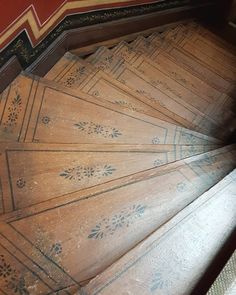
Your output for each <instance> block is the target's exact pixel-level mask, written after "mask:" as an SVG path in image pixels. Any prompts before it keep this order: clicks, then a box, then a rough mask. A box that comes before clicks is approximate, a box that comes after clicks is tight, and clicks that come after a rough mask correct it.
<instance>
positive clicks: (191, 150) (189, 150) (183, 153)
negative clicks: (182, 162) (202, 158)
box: [181, 146, 199, 158]
mask: <svg viewBox="0 0 236 295" xmlns="http://www.w3.org/2000/svg"><path fill="white" fill-rule="evenodd" d="M198 151H199V149H198V148H197V147H195V146H190V147H188V148H187V149H184V150H181V157H182V158H187V157H190V156H192V155H194V154H197V152H198Z"/></svg>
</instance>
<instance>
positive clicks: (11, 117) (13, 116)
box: [3, 92, 22, 132]
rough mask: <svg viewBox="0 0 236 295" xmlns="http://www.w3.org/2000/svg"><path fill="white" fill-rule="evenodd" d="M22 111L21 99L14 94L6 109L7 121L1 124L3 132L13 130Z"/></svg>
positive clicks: (18, 95)
mask: <svg viewBox="0 0 236 295" xmlns="http://www.w3.org/2000/svg"><path fill="white" fill-rule="evenodd" d="M21 109H22V99H21V96H20V94H18V92H16V95H15V97H14V98H13V99H12V101H11V103H10V106H9V107H8V109H7V111H8V115H7V120H6V121H5V122H4V123H3V126H4V131H5V132H12V131H13V128H14V127H15V126H16V125H17V120H18V118H19V114H20V112H21Z"/></svg>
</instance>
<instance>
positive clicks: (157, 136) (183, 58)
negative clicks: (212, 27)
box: [0, 22, 236, 295]
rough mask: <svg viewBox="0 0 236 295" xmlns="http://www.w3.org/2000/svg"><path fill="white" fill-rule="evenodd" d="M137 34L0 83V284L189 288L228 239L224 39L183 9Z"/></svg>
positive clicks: (232, 158) (145, 290)
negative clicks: (184, 16)
mask: <svg viewBox="0 0 236 295" xmlns="http://www.w3.org/2000/svg"><path fill="white" fill-rule="evenodd" d="M132 30H134V29H132ZM135 30H137V28H136V29H135ZM135 30H134V31H135ZM149 34H151V35H150V36H149V35H147V34H144V35H143V36H142V35H141V34H140V36H137V38H136V39H135V40H133V41H132V42H129V43H126V42H124V41H122V42H121V43H119V44H117V46H115V47H114V48H112V50H109V49H108V48H106V47H104V46H103V47H100V48H99V49H98V50H97V51H96V52H95V53H93V54H92V55H90V56H88V57H86V58H84V59H81V58H80V57H77V56H75V55H72V54H70V53H66V54H65V55H64V56H63V57H62V58H61V59H60V60H59V61H58V63H56V64H55V66H54V67H53V68H52V69H51V70H50V71H49V72H48V73H47V74H46V75H45V77H44V78H40V77H37V76H33V75H31V74H27V73H22V74H21V75H19V76H18V77H17V78H16V79H15V80H14V81H13V82H12V83H11V84H10V85H9V86H8V88H7V89H6V90H5V91H4V92H3V93H2V94H1V96H0V294H1V295H2V294H3V295H5V294H7V295H8V294H9V295H13V294H16V295H29V294H32V295H38V294H41V295H49V294H50V295H66V294H67V295H68V294H70V295H72V294H81V295H82V294H83V295H89V294H93V295H95V294H109V295H110V294H112V293H113V294H114V295H116V294H117V295H120V294H131V295H133V294H134V295H136V294H137V295H138V294H140V295H141V294H142V295H144V294H174V295H176V294H177V295H180V294H186V295H187V294H191V292H193V294H194V292H195V291H196V290H197V291H196V292H198V291H199V290H201V288H200V284H204V279H205V278H207V271H209V270H210V268H209V266H210V265H214V263H213V262H214V261H213V260H214V259H216V258H217V257H218V253H219V251H221V250H222V249H226V248H225V247H224V246H225V244H226V242H227V241H228V238H229V237H230V236H231V234H232V232H233V229H234V228H235V222H236V220H235V206H236V204H235V197H234V196H235V179H236V178H235V172H233V173H231V172H232V170H233V169H234V168H235V167H236V151H235V145H226V143H225V142H224V141H223V140H225V139H226V138H227V137H228V136H231V138H233V134H234V131H235V130H236V120H235V110H234V106H235V104H234V100H235V97H236V95H235V93H234V87H235V81H234V79H233V76H234V73H235V71H236V70H235V65H236V63H235V61H236V58H235V53H236V51H235V48H234V47H233V46H230V45H229V44H227V43H226V42H224V41H222V40H221V39H220V38H218V37H217V36H214V34H212V33H211V32H209V31H207V30H206V29H205V28H203V27H202V26H199V25H198V24H196V23H193V22H191V23H187V24H177V25H176V26H175V27H172V28H167V29H165V30H163V31H162V32H159V31H156V32H154V31H153V30H152V32H149ZM95 39H96V38H95ZM127 40H128V41H131V40H130V39H127ZM118 41H120V39H119V40H118V39H117V40H113V41H112V42H107V43H105V44H102V45H108V46H109V47H110V46H111V44H113V45H114V44H115V43H116V42H118ZM81 42H82V43H83V42H84V41H83V40H82V41H81ZM85 43H86V42H85ZM86 44H87V43H86ZM86 44H85V45H86ZM93 49H95V47H93ZM88 50H92V49H91V48H90V49H88ZM49 51H50V48H49ZM54 58H56V59H57V58H58V56H55V57H54ZM53 60H54V59H52V61H51V62H52V63H53ZM224 61H225V65H224ZM52 63H50V64H52ZM48 66H50V65H48ZM36 67H37V66H36ZM38 70H39V71H40V67H39V68H38ZM230 173H231V174H230ZM227 175H228V176H227ZM226 176H227V177H226ZM224 177H226V178H225V179H223V178H224ZM222 179H223V180H222ZM96 276H97V277H96ZM208 277H209V276H208ZM205 285H207V284H205ZM209 285H210V284H208V286H209ZM195 287H196V289H195ZM205 290H206V288H205ZM198 295H200V294H199V292H198Z"/></svg>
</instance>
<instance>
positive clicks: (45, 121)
mask: <svg viewBox="0 0 236 295" xmlns="http://www.w3.org/2000/svg"><path fill="white" fill-rule="evenodd" d="M50 121H51V119H50V118H49V117H48V116H44V117H43V118H42V123H43V124H45V125H47V124H48V123H50Z"/></svg>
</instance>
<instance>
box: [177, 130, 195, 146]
mask: <svg viewBox="0 0 236 295" xmlns="http://www.w3.org/2000/svg"><path fill="white" fill-rule="evenodd" d="M181 136H182V137H183V139H185V140H186V143H193V144H194V143H198V138H197V137H196V136H195V135H193V134H190V133H186V132H182V134H181Z"/></svg>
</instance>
